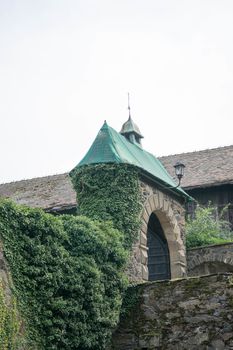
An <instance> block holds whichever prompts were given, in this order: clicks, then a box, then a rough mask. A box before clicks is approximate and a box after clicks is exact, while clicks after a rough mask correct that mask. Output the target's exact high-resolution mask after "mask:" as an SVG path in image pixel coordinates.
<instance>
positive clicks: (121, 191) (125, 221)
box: [72, 164, 141, 249]
mask: <svg viewBox="0 0 233 350" xmlns="http://www.w3.org/2000/svg"><path fill="white" fill-rule="evenodd" d="M72 181H73V185H74V188H75V190H76V192H77V201H78V207H79V211H80V213H81V214H82V215H86V216H88V217H90V218H92V219H97V220H103V221H109V220H111V221H112V222H113V224H114V227H116V228H117V229H118V230H120V231H121V232H123V233H124V238H125V246H126V247H127V248H128V249H131V247H132V243H133V242H134V241H135V239H136V238H137V234H138V229H139V213H140V210H141V204H140V191H139V178H138V170H137V168H136V167H134V166H131V165H128V164H99V165H89V166H85V167H81V168H80V169H77V170H75V171H74V172H73V173H72Z"/></svg>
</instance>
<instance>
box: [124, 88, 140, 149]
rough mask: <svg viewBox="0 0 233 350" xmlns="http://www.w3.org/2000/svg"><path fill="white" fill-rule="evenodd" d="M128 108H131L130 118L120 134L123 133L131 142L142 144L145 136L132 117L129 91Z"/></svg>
mask: <svg viewBox="0 0 233 350" xmlns="http://www.w3.org/2000/svg"><path fill="white" fill-rule="evenodd" d="M128 110H129V118H128V120H127V121H126V122H125V123H124V124H123V125H122V128H121V131H120V134H121V135H123V136H124V137H125V138H126V139H127V140H128V141H130V142H131V143H135V144H138V145H140V146H141V139H142V138H143V136H142V134H141V131H140V130H139V127H138V126H137V125H136V124H135V123H134V122H133V120H132V118H131V109H130V102H129V93H128Z"/></svg>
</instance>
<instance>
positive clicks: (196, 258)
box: [187, 243, 233, 276]
mask: <svg viewBox="0 0 233 350" xmlns="http://www.w3.org/2000/svg"><path fill="white" fill-rule="evenodd" d="M187 265H188V266H187V267H188V275H189V276H201V275H208V274H213V273H219V272H233V243H224V244H215V245H209V246H207V247H198V248H193V249H189V250H187Z"/></svg>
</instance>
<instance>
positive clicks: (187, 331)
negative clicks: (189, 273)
mask: <svg viewBox="0 0 233 350" xmlns="http://www.w3.org/2000/svg"><path fill="white" fill-rule="evenodd" d="M129 293H130V294H129V296H128V298H129V300H131V303H133V301H134V304H133V307H132V309H131V312H129V314H128V316H127V317H126V318H125V319H124V320H122V321H121V322H120V324H119V327H118V329H117V330H116V332H115V334H114V335H113V345H112V350H126V349H127V350H149V349H167V350H169V349H171V350H182V349H189V350H192V349H193V350H196V349H198V350H206V349H211V350H217V349H218V350H221V349H226V350H227V349H232V348H233V312H232V311H233V275H232V274H220V275H211V276H204V277H194V278H188V279H181V280H176V281H162V282H153V283H145V284H142V285H139V286H137V287H132V288H131V290H130V291H129Z"/></svg>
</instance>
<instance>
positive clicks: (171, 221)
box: [127, 180, 186, 282]
mask: <svg viewBox="0 0 233 350" xmlns="http://www.w3.org/2000/svg"><path fill="white" fill-rule="evenodd" d="M140 193H141V202H142V212H141V229H140V232H139V239H138V241H137V242H136V243H135V245H134V247H133V251H132V255H131V259H130V265H129V267H128V271H127V274H128V276H129V277H130V279H131V280H132V281H134V282H141V281H147V280H148V268H147V260H148V258H147V251H148V248H147V225H148V221H149V217H150V214H151V213H152V212H154V213H155V214H156V216H157V217H158V219H159V221H160V223H161V226H162V228H163V231H164V234H165V237H166V239H167V242H168V247H169V253H170V263H171V277H172V278H181V277H184V276H185V275H186V253H185V209H184V207H183V205H182V204H181V203H179V202H178V201H177V200H175V199H174V198H173V197H171V196H169V195H168V194H166V193H165V192H162V191H161V190H159V189H158V188H156V187H155V186H154V185H152V184H149V183H146V181H142V180H141V181H140Z"/></svg>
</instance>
